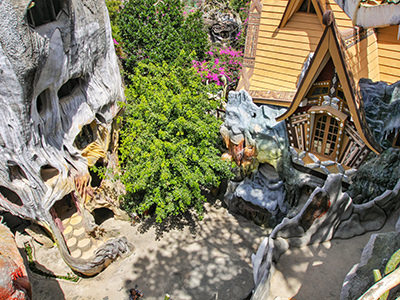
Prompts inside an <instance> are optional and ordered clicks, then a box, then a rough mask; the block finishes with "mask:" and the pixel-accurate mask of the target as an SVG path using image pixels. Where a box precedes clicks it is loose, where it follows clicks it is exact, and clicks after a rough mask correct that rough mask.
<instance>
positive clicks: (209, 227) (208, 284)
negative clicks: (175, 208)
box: [30, 204, 265, 300]
mask: <svg viewBox="0 0 400 300" xmlns="http://www.w3.org/2000/svg"><path fill="white" fill-rule="evenodd" d="M206 209H207V212H206V213H205V217H204V220H203V221H193V220H191V219H190V218H189V219H187V220H186V222H184V223H185V224H182V223H180V224H178V225H176V224H175V226H173V227H175V228H172V229H170V230H169V231H166V232H164V233H163V234H162V235H160V232H163V230H165V228H156V227H154V226H148V225H149V224H148V223H145V224H139V225H134V226H131V225H130V224H129V223H127V222H122V221H115V220H113V219H109V220H107V221H105V222H104V223H103V224H102V226H104V227H105V228H107V229H108V230H113V231H114V232H115V233H117V232H119V233H120V234H121V235H124V236H126V237H127V238H128V240H129V241H130V242H131V243H132V244H133V245H134V247H135V249H134V251H133V252H132V254H131V255H129V256H127V257H125V258H120V259H118V260H117V261H116V262H114V263H112V264H111V265H110V266H109V267H108V268H107V269H105V270H104V271H103V272H102V273H100V274H99V275H97V276H96V277H93V278H86V279H81V280H80V281H79V282H78V283H71V282H67V281H63V280H51V279H45V278H43V277H41V276H39V275H37V274H32V273H31V276H30V278H31V282H32V285H33V293H34V299H39V300H47V299H49V300H50V299H51V300H56V299H71V300H72V299H73V300H78V299H85V300H90V299H96V300H99V299H104V300H106V299H108V300H114V299H115V300H117V299H118V300H123V299H128V290H129V289H131V288H134V287H135V285H137V286H138V289H140V290H141V291H142V292H143V294H144V299H161V300H162V299H164V296H165V294H166V293H168V294H170V295H171V299H173V300H186V299H198V300H208V299H210V300H211V299H226V300H228V299H229V300H235V299H243V298H244V297H246V296H247V295H248V294H249V292H250V291H251V289H252V288H253V276H252V268H251V259H250V257H251V253H253V252H255V251H256V250H257V247H258V245H259V243H260V242H261V239H262V238H263V236H265V232H264V231H263V229H261V228H259V227H258V226H256V225H254V224H253V223H252V222H249V221H247V220H246V219H244V218H242V217H235V216H232V215H230V214H229V213H228V212H227V211H226V209H225V208H223V207H221V205H218V204H217V205H216V204H214V205H210V204H207V205H206ZM35 248H36V257H37V259H38V261H39V263H40V264H41V265H42V266H43V267H45V268H46V269H47V270H51V271H53V272H54V273H56V274H66V273H67V272H70V271H69V269H68V267H67V266H65V264H63V263H62V261H61V258H60V256H59V254H58V251H57V249H55V248H53V249H50V250H49V249H45V248H44V247H39V245H38V244H36V246H35Z"/></svg>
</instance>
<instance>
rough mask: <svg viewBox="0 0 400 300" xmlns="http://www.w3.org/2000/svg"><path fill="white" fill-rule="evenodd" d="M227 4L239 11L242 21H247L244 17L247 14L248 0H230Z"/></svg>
mask: <svg viewBox="0 0 400 300" xmlns="http://www.w3.org/2000/svg"><path fill="white" fill-rule="evenodd" d="M229 6H230V7H232V9H233V10H234V11H236V12H237V13H239V15H240V19H241V20H242V22H245V23H246V22H247V21H246V19H247V17H248V15H249V8H250V0H230V1H229Z"/></svg>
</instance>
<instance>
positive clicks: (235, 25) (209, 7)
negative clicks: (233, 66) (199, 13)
mask: <svg viewBox="0 0 400 300" xmlns="http://www.w3.org/2000/svg"><path fill="white" fill-rule="evenodd" d="M202 10H203V12H204V24H205V25H206V26H207V28H208V36H209V38H210V40H211V42H212V43H215V44H219V45H225V46H226V45H236V44H237V43H238V39H237V35H238V33H239V31H241V29H242V21H241V20H240V16H239V15H238V14H236V13H234V12H233V10H231V9H229V8H228V7H227V5H226V2H218V1H209V0H206V1H204V3H203V5H202Z"/></svg>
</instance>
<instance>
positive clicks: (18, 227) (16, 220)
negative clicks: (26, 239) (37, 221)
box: [0, 211, 32, 234]
mask: <svg viewBox="0 0 400 300" xmlns="http://www.w3.org/2000/svg"><path fill="white" fill-rule="evenodd" d="M0 218H1V219H2V223H3V224H5V225H7V227H8V228H10V230H11V231H12V233H14V234H15V233H16V232H17V231H19V232H23V231H24V229H25V228H26V227H28V226H29V225H31V224H32V223H31V221H29V220H26V219H23V218H20V217H18V216H14V215H13V214H11V213H9V212H7V211H1V212H0Z"/></svg>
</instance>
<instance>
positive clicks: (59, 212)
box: [50, 192, 78, 228]
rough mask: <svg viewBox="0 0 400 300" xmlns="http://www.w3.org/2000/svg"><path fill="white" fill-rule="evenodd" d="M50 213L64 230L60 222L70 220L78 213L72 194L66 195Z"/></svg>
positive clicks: (55, 204)
mask: <svg viewBox="0 0 400 300" xmlns="http://www.w3.org/2000/svg"><path fill="white" fill-rule="evenodd" d="M50 211H51V213H52V215H53V217H54V219H55V222H56V224H57V225H58V226H59V227H60V228H62V225H61V223H59V222H62V221H63V220H65V219H68V218H70V217H71V216H72V215H73V214H75V213H76V212H78V207H77V204H76V200H75V198H74V196H73V194H72V192H71V193H69V194H67V195H65V196H64V197H63V198H62V199H61V200H58V201H56V203H54V205H53V207H52V208H51V210H50Z"/></svg>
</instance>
